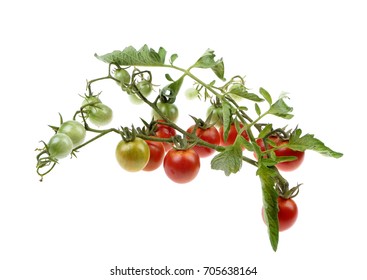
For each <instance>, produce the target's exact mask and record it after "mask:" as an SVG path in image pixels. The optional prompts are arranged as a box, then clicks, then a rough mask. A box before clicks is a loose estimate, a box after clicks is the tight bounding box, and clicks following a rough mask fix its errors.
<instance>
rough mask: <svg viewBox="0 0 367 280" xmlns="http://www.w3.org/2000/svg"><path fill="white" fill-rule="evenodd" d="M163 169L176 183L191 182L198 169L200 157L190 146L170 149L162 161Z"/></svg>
mask: <svg viewBox="0 0 367 280" xmlns="http://www.w3.org/2000/svg"><path fill="white" fill-rule="evenodd" d="M163 167H164V171H165V173H166V175H167V177H168V178H170V179H171V180H172V181H173V182H175V183H178V184H185V183H188V182H191V181H192V180H194V179H195V178H196V176H197V175H198V173H199V170H200V157H199V155H198V154H197V153H196V152H195V151H194V150H193V149H192V148H191V149H187V150H175V149H171V150H169V151H168V152H167V154H166V156H165V157H164V161H163Z"/></svg>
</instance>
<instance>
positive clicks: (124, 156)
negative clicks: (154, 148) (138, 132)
mask: <svg viewBox="0 0 367 280" xmlns="http://www.w3.org/2000/svg"><path fill="white" fill-rule="evenodd" d="M115 154H116V159H117V162H118V163H119V164H120V166H121V167H122V168H123V169H125V170H126V171H129V172H137V171H140V170H142V169H143V168H144V167H145V166H146V165H147V163H148V162H149V158H150V150H149V146H148V144H147V143H146V142H145V141H144V140H143V139H141V138H135V139H134V140H133V141H130V142H125V141H124V140H121V141H120V142H119V143H118V144H117V147H116V152H115Z"/></svg>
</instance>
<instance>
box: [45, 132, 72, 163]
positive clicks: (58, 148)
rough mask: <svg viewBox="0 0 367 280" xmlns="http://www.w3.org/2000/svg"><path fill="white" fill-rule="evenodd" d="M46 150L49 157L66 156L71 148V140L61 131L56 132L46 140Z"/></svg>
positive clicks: (58, 157)
mask: <svg viewBox="0 0 367 280" xmlns="http://www.w3.org/2000/svg"><path fill="white" fill-rule="evenodd" d="M47 146H48V152H49V154H50V156H51V157H53V158H56V159H62V158H65V157H67V156H68V155H69V154H70V153H71V150H72V149H73V141H71V139H70V137H69V136H67V135H66V134H63V133H56V134H55V135H54V136H52V137H51V139H50V141H49V142H48V145H47Z"/></svg>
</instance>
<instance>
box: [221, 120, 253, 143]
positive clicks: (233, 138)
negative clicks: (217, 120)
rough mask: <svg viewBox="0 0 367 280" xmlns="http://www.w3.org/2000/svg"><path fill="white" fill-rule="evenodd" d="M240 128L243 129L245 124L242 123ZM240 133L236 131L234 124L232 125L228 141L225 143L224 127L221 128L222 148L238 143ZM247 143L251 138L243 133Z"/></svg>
mask: <svg viewBox="0 0 367 280" xmlns="http://www.w3.org/2000/svg"><path fill="white" fill-rule="evenodd" d="M240 128H243V124H241V123H240ZM237 134H238V131H237V129H236V126H235V125H234V124H231V127H230V129H229V133H228V138H227V141H224V127H223V125H222V126H221V127H220V128H219V135H220V144H221V145H222V146H229V145H232V144H233V143H234V142H235V141H236V137H237ZM241 135H242V136H243V137H244V138H245V139H246V140H247V141H249V140H250V138H249V137H248V135H247V132H246V131H243V132H242V134H241Z"/></svg>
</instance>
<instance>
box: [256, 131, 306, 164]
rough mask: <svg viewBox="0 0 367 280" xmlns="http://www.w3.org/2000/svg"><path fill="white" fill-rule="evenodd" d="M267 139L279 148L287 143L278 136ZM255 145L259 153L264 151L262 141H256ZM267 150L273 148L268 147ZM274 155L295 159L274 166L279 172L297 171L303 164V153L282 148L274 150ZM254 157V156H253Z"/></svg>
mask: <svg viewBox="0 0 367 280" xmlns="http://www.w3.org/2000/svg"><path fill="white" fill-rule="evenodd" d="M269 139H270V140H271V141H273V142H274V143H275V144H276V145H277V146H281V145H284V144H287V143H288V140H282V139H280V138H279V137H278V136H270V137H269ZM256 143H257V144H258V145H259V146H260V148H261V151H263V152H264V151H265V145H264V141H263V140H262V139H257V140H256ZM269 148H270V149H272V148H273V147H272V146H270V145H269ZM274 152H275V155H276V156H277V157H284V156H294V157H297V159H295V160H292V161H285V162H280V163H278V164H277V165H276V167H277V168H278V169H279V170H281V171H293V170H295V169H297V168H298V167H299V166H300V165H301V164H302V162H303V160H304V157H305V152H300V151H294V150H292V149H290V148H287V147H284V148H279V149H278V150H275V151H274ZM255 157H256V154H255Z"/></svg>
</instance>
